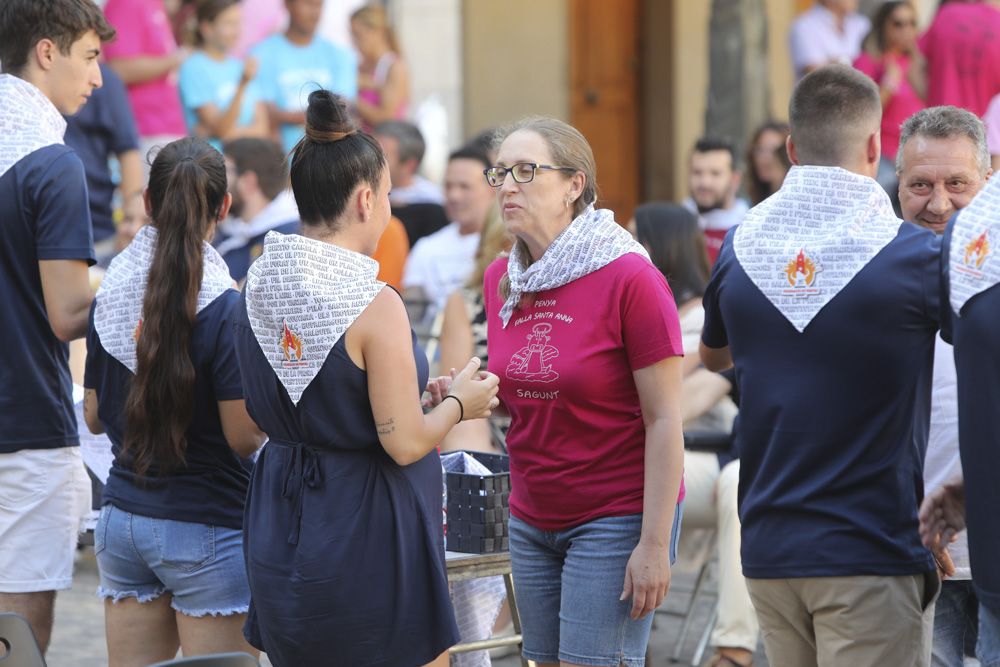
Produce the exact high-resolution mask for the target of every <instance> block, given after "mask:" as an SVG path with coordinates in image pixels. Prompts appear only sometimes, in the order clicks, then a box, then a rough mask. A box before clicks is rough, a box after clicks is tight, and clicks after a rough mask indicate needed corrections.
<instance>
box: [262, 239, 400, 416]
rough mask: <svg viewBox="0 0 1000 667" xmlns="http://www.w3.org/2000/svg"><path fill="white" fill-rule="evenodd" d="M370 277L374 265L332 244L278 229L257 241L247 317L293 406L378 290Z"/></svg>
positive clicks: (375, 269) (374, 272)
mask: <svg viewBox="0 0 1000 667" xmlns="http://www.w3.org/2000/svg"><path fill="white" fill-rule="evenodd" d="M377 275H378V262H376V261H375V260H373V259H372V258H370V257H365V256H364V255H362V254H360V253H356V252H353V251H351V250H347V249H345V248H341V247H339V246H336V245H333V244H332V243H324V242H322V241H314V240H312V239H307V238H305V237H304V236H299V235H297V234H279V233H278V232H268V234H267V236H265V237H264V252H263V254H261V256H260V258H259V259H257V261H256V262H254V263H253V265H252V266H251V267H250V272H249V273H248V274H247V285H246V302H247V316H248V317H249V319H250V327H251V328H252V329H253V333H254V337H255V338H256V339H257V343H258V345H260V349H261V351H262V352H263V353H264V357H265V358H266V359H267V361H268V363H269V364H270V365H271V368H272V369H273V370H274V373H275V375H277V376H278V380H279V381H280V382H281V384H282V386H283V387H284V388H285V391H287V392H288V397H289V398H290V399H291V400H292V403H293V404H294V405H298V403H299V401H300V400H301V399H302V394H303V392H304V391H305V390H306V387H308V386H309V384H310V383H311V382H312V381H313V379H314V378H315V377H316V375H317V374H318V373H319V371H320V369H321V368H322V367H323V364H324V363H325V362H326V358H327V356H328V355H329V354H330V350H332V349H333V346H334V345H336V344H337V341H338V340H340V337H341V336H343V335H344V332H345V331H347V328H348V327H349V326H351V325H352V324H353V323H354V320H356V319H357V318H358V316H359V315H360V314H361V313H362V312H363V311H364V310H365V308H367V307H368V304H370V303H371V302H372V300H373V299H374V298H375V297H376V296H377V295H378V293H379V292H381V291H382V288H383V287H385V283H383V282H379V281H378V280H376V276H377Z"/></svg>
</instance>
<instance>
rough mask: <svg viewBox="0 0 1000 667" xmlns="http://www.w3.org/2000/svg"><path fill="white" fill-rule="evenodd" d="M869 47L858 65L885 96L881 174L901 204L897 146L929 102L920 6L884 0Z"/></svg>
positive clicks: (881, 181)
mask: <svg viewBox="0 0 1000 667" xmlns="http://www.w3.org/2000/svg"><path fill="white" fill-rule="evenodd" d="M865 47H866V48H865V51H864V52H863V53H862V54H861V55H860V56H858V59H857V60H855V61H854V67H855V68H857V69H858V70H861V71H862V72H864V73H865V74H867V75H868V76H870V77H871V78H872V79H873V80H874V81H875V83H877V84H878V87H879V94H880V95H881V97H882V162H881V163H880V164H879V170H878V175H877V177H876V178H877V180H878V182H879V184H880V185H881V186H882V187H883V188H885V190H886V192H888V193H889V196H890V197H891V198H892V200H893V204H894V206H895V207H896V209H897V210H898V209H899V204H898V200H899V194H898V190H899V180H898V179H897V178H896V152H897V151H898V150H899V133H900V128H901V126H902V125H903V122H904V121H905V120H906V119H907V118H909V117H910V116H912V115H913V114H915V113H917V112H918V111H920V110H921V109H923V108H924V97H925V96H926V94H927V81H926V72H925V68H924V63H923V57H922V56H921V55H920V49H918V48H917V12H916V10H915V9H914V8H913V5H912V4H911V3H910V2H909V1H908V0H902V1H898V0H894V1H892V2H885V3H883V4H882V5H880V6H879V8H878V10H877V11H876V12H875V16H874V17H872V30H871V33H869V35H868V37H867V38H866V39H865Z"/></svg>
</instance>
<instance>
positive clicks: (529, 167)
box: [483, 162, 577, 188]
mask: <svg viewBox="0 0 1000 667" xmlns="http://www.w3.org/2000/svg"><path fill="white" fill-rule="evenodd" d="M539 169H550V170H552V171H565V172H567V173H570V174H575V173H576V171H577V170H576V169H573V168H572V167H556V166H554V165H551V164H538V163H537V162H518V163H517V164H515V165H511V166H510V167H490V168H489V169H483V173H484V174H486V182H487V183H489V184H490V185H491V186H492V187H494V188H499V187H500V186H501V185H503V182H504V181H505V180H506V179H507V174H510V175H511V176H513V177H514V180H515V181H516V182H518V183H531V181H533V180H535V172H536V171H538V170H539Z"/></svg>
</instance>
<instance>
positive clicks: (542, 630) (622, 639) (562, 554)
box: [510, 506, 681, 667]
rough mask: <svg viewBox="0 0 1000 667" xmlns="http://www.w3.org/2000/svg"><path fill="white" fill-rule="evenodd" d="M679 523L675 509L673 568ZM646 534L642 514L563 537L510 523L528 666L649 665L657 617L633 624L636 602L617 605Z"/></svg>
mask: <svg viewBox="0 0 1000 667" xmlns="http://www.w3.org/2000/svg"><path fill="white" fill-rule="evenodd" d="M680 521H681V507H680V506H678V508H677V511H676V513H675V516H674V525H673V530H672V531H671V532H672V536H671V540H670V562H671V563H672V562H673V561H674V558H675V556H676V553H677V539H678V535H679V533H680ZM641 530H642V515H641V514H633V515H629V516H618V517H605V518H601V519H595V520H593V521H589V522H587V523H585V524H583V525H580V526H576V527H573V528H569V529H567V530H561V531H543V530H539V529H537V528H535V527H533V526H530V525H528V524H527V523H525V522H524V521H521V520H519V519H517V518H516V517H513V516H512V517H510V555H511V565H512V570H513V575H514V595H515V596H516V597H517V607H518V610H519V612H520V615H521V627H522V628H523V641H524V651H523V652H524V657H525V658H526V659H528V660H534V661H536V662H544V663H558V662H560V661H563V662H570V663H574V664H578V665H594V666H596V667H618V665H626V666H627V667H642V666H643V665H644V663H645V658H646V644H647V643H648V641H649V630H650V627H651V626H652V623H653V615H652V614H648V615H647V616H646V617H645V618H641V619H639V620H638V621H633V620H632V619H631V618H629V613H630V611H631V609H632V600H631V599H629V600H619V599H618V598H619V596H620V595H621V592H622V586H623V585H624V583H625V568H626V565H627V564H628V559H629V557H630V556H631V555H632V550H633V549H635V546H636V545H637V544H638V543H639V535H640V533H641Z"/></svg>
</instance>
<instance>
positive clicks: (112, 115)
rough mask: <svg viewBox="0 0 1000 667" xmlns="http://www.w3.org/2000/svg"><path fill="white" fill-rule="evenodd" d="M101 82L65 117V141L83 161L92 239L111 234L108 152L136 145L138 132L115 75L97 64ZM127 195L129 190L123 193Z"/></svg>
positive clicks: (120, 83)
mask: <svg viewBox="0 0 1000 667" xmlns="http://www.w3.org/2000/svg"><path fill="white" fill-rule="evenodd" d="M101 77H102V78H103V79H104V85H103V86H101V87H100V88H98V89H97V90H95V91H94V92H93V94H92V95H91V96H90V100H89V101H88V102H87V103H86V104H84V105H83V108H81V109H80V111H79V112H78V113H77V114H76V115H73V116H66V139H65V140H66V144H67V145H68V146H71V147H72V148H73V150H75V151H76V153H77V155H79V156H80V159H81V160H83V168H84V171H85V172H86V174H87V188H88V189H89V191H90V217H91V220H92V222H93V225H94V240H95V241H101V240H103V239H106V238H108V237H109V236H112V235H114V233H115V224H114V221H113V220H112V218H111V199H112V197H113V196H114V193H115V184H114V181H112V180H111V169H110V168H109V167H108V158H109V157H110V156H111V155H112V154H115V155H117V154H120V153H124V152H125V151H130V150H135V149H137V148H139V133H138V131H137V130H136V128H135V119H133V118H132V108H131V107H130V106H129V102H128V93H127V92H126V91H125V84H124V83H122V80H121V79H119V78H118V75H117V74H115V73H114V71H113V70H112V69H111V68H110V67H108V66H107V65H105V64H103V63H102V64H101ZM126 194H131V193H126Z"/></svg>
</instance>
